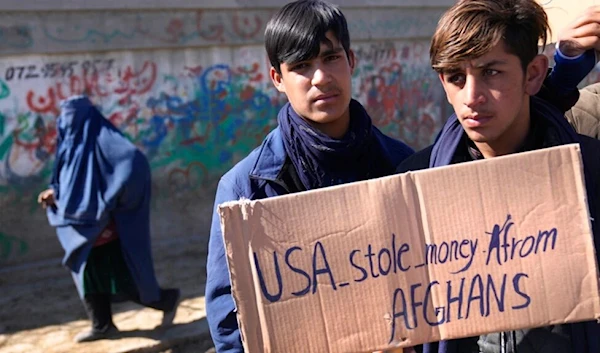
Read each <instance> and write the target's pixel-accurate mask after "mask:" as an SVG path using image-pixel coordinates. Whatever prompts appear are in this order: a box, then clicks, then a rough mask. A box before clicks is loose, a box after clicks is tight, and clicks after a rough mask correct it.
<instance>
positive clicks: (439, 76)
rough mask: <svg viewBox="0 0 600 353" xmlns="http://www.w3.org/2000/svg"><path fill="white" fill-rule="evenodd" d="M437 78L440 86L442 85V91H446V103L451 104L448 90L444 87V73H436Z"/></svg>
mask: <svg viewBox="0 0 600 353" xmlns="http://www.w3.org/2000/svg"><path fill="white" fill-rule="evenodd" d="M438 78H439V79H440V82H441V83H442V87H444V92H446V100H447V101H448V103H450V104H452V102H451V101H450V96H449V95H448V90H447V89H446V81H444V74H438Z"/></svg>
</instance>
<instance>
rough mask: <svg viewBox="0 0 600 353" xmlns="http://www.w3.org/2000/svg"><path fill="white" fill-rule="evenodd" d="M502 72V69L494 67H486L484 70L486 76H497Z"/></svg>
mask: <svg viewBox="0 0 600 353" xmlns="http://www.w3.org/2000/svg"><path fill="white" fill-rule="evenodd" d="M499 73H500V71H498V70H494V69H485V70H484V71H483V75H484V76H496V75H498V74H499Z"/></svg>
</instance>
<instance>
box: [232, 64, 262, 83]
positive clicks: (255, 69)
mask: <svg viewBox="0 0 600 353" xmlns="http://www.w3.org/2000/svg"><path fill="white" fill-rule="evenodd" d="M236 72H237V73H239V74H242V75H246V76H248V79H249V80H250V82H261V81H262V80H263V74H262V73H261V72H260V65H258V63H254V64H252V66H251V67H247V66H239V67H238V68H237V69H236Z"/></svg>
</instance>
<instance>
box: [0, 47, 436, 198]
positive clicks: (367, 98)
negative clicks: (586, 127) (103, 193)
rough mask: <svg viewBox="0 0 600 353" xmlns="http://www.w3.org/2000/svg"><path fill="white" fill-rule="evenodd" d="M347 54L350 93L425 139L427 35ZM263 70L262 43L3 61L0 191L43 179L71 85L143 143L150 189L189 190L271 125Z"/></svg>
mask: <svg viewBox="0 0 600 353" xmlns="http://www.w3.org/2000/svg"><path fill="white" fill-rule="evenodd" d="M356 55H357V58H358V61H357V66H356V69H355V72H354V77H353V91H354V92H353V95H354V97H356V98H357V99H359V100H360V101H361V102H363V103H364V104H365V106H366V108H367V110H368V111H369V112H370V113H371V115H372V116H373V120H374V122H375V124H376V125H377V126H379V127H380V128H381V129H382V130H383V131H384V132H386V133H388V134H389V135H391V136H394V137H396V138H399V139H402V140H404V141H406V142H407V143H409V144H410V145H412V146H413V147H416V148H419V147H424V146H426V145H427V144H428V143H430V142H431V140H432V137H433V135H434V133H435V132H436V131H437V130H438V129H439V127H440V121H441V120H440V115H441V113H442V112H441V108H440V107H441V106H442V103H443V101H444V99H443V95H442V94H441V88H440V87H439V84H438V83H437V81H436V80H437V78H436V77H435V75H433V73H432V72H431V70H429V69H428V67H427V66H426V62H427V61H426V60H425V59H426V56H427V55H428V54H427V43H425V42H386V43H378V44H361V45H357V46H356ZM215 58H218V60H215ZM268 67H269V66H268V63H267V59H266V56H265V54H264V49H263V48H262V47H261V46H256V47H242V48H227V49H217V48H215V49H210V50H207V49H203V50H181V51H153V52H136V53H113V54H103V55H91V54H89V55H81V56H49V57H36V58H31V59H29V58H27V59H23V58H19V59H18V60H17V59H2V60H0V193H2V192H4V195H3V196H2V195H0V198H4V200H6V199H7V198H10V199H13V201H15V202H17V201H16V199H17V198H18V197H17V196H18V195H21V194H22V193H26V192H30V190H36V191H39V190H40V189H41V188H43V185H44V184H45V183H46V182H47V180H48V178H49V174H50V171H51V165H52V159H53V154H54V149H55V145H54V142H55V138H56V127H55V119H56V116H57V115H58V114H59V104H60V101H61V100H62V99H65V98H67V97H69V96H71V95H74V94H87V95H89V96H90V98H91V99H92V101H93V102H94V103H95V104H96V105H97V106H98V107H99V108H100V110H101V111H102V113H103V114H104V115H105V116H106V117H107V118H108V119H109V120H110V121H111V122H112V123H113V124H115V125H116V126H117V127H118V128H119V129H121V131H123V132H124V133H125V134H126V135H127V136H128V137H129V138H130V139H131V140H132V141H133V142H134V143H135V144H136V145H137V146H139V148H140V149H141V150H142V151H144V153H145V154H146V155H147V156H148V158H149V160H150V163H151V166H152V168H153V175H154V180H155V181H156V183H157V184H159V185H161V186H168V187H160V188H156V189H157V190H156V192H157V193H158V194H157V196H158V197H161V195H163V196H165V197H167V195H168V196H169V197H175V198H177V197H178V195H179V196H184V195H189V194H190V193H194V192H197V193H198V196H200V193H202V191H203V190H206V188H207V187H211V186H213V185H214V183H215V182H216V180H217V179H218V178H219V177H220V175H221V174H222V173H223V172H224V171H226V170H227V169H228V168H230V167H231V166H232V165H233V164H234V163H235V162H237V161H239V160H240V159H241V158H242V157H244V156H245V155H246V154H247V153H248V152H250V151H251V150H252V149H253V148H254V147H256V146H257V145H258V144H259V143H260V141H261V140H262V139H263V138H264V136H265V135H266V134H267V133H268V131H270V130H271V129H272V128H273V127H274V126H275V124H276V119H275V117H276V114H277V111H278V110H279V108H280V107H281V106H282V105H283V104H284V103H285V101H286V100H285V96H283V95H282V94H280V93H278V92H277V91H276V90H275V89H274V88H273V86H272V83H271V82H270V79H269V76H268ZM32 185H33V186H34V187H32ZM11 194H12V195H13V196H10V195H11ZM20 199H22V198H20ZM28 199H29V200H32V198H28ZM19 202H25V201H19ZM28 202H29V203H28V204H27V205H26V207H28V208H33V207H35V205H34V204H31V202H30V201H28Z"/></svg>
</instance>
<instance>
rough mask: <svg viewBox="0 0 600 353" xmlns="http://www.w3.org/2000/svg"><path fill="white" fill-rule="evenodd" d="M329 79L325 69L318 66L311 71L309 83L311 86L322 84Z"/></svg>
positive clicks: (329, 76)
mask: <svg viewBox="0 0 600 353" xmlns="http://www.w3.org/2000/svg"><path fill="white" fill-rule="evenodd" d="M330 81H331V75H329V73H328V72H327V71H326V70H325V68H323V67H321V66H318V67H317V68H315V71H314V72H313V76H312V80H311V83H312V85H313V86H322V85H324V84H327V83H329V82H330Z"/></svg>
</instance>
